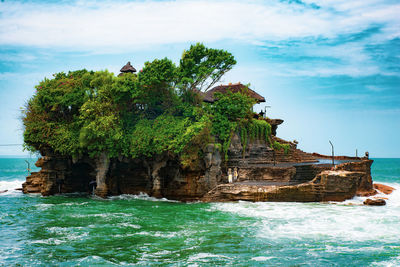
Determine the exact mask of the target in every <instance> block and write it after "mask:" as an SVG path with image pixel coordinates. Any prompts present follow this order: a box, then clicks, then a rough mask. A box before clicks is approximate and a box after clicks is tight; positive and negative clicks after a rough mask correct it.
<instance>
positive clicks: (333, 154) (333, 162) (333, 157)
mask: <svg viewBox="0 0 400 267" xmlns="http://www.w3.org/2000/svg"><path fill="white" fill-rule="evenodd" d="M329 143H330V144H331V146H332V165H333V166H335V151H334V149H333V144H332V142H331V140H329Z"/></svg>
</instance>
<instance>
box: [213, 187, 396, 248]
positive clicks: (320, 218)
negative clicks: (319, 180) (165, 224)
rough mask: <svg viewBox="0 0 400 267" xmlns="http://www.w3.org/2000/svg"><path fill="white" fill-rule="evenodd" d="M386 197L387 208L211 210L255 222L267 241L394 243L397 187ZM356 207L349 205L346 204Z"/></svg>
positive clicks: (245, 206) (268, 205) (225, 206)
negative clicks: (253, 219) (309, 240)
mask: <svg viewBox="0 0 400 267" xmlns="http://www.w3.org/2000/svg"><path fill="white" fill-rule="evenodd" d="M386 184H387V185H389V186H392V187H394V188H396V190H394V191H393V193H392V194H390V195H381V194H379V195H377V197H387V198H388V200H387V203H388V204H387V205H386V206H383V207H372V206H365V205H361V204H362V202H363V201H364V200H365V199H366V198H363V197H355V198H354V199H352V200H348V201H345V202H340V203H336V204H332V203H295V202H294V203H290V202H280V203H279V202H256V203H252V202H239V203H214V204H212V208H213V209H216V210H219V211H223V212H229V213H235V214H238V215H239V216H243V217H251V218H255V219H256V221H257V222H256V223H255V225H254V227H255V228H256V229H258V230H257V235H256V236H257V237H259V238H266V239H268V240H276V241H278V240H285V239H287V240H308V239H311V240H330V241H332V242H334V243H335V242H336V241H337V240H341V241H343V242H348V243H354V242H364V241H375V240H381V241H382V243H383V244H385V243H386V244H388V243H390V242H392V243H393V242H394V243H397V242H398V236H399V235H400V186H399V185H398V184H388V183H386ZM351 203H353V204H356V205H349V204H351Z"/></svg>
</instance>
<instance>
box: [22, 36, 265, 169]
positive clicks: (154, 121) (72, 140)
mask: <svg viewBox="0 0 400 267" xmlns="http://www.w3.org/2000/svg"><path fill="white" fill-rule="evenodd" d="M235 63H236V61H235V59H234V57H233V55H232V54H231V53H229V52H227V51H224V50H219V49H211V48H207V47H205V46H204V45H203V44H196V45H192V46H191V47H190V49H189V50H187V51H184V53H183V55H182V58H181V60H180V62H179V65H176V64H174V63H173V62H172V61H171V60H170V59H167V58H164V59H155V60H153V61H152V62H145V64H144V67H143V69H142V70H140V71H139V73H138V74H133V73H126V74H123V75H121V76H118V77H116V76H114V74H112V73H110V72H108V71H96V72H94V71H87V70H79V71H70V72H68V73H64V72H61V73H57V74H54V77H53V78H52V79H47V78H45V79H44V80H43V81H41V82H40V83H39V84H38V85H37V86H36V92H35V94H34V95H33V97H32V98H31V99H30V100H29V101H28V102H27V104H26V107H25V109H24V114H23V124H24V127H25V129H24V143H25V147H26V149H28V150H30V151H40V150H43V149H52V150H53V151H54V152H56V153H59V154H61V155H68V156H74V157H75V156H79V155H84V154H87V155H89V156H91V157H96V156H97V155H100V154H102V153H106V154H107V155H108V156H109V157H111V158H112V157H119V156H124V157H130V158H138V157H153V156H155V155H157V154H162V153H168V154H169V155H175V156H177V157H178V158H180V159H181V162H182V164H184V165H185V164H186V165H190V162H191V161H193V158H196V156H198V154H199V153H201V150H202V147H203V146H204V145H206V144H208V143H210V142H214V143H220V144H221V145H222V148H223V150H224V151H225V152H226V151H227V148H228V147H229V142H230V138H231V136H232V133H233V132H234V131H239V128H240V127H242V128H243V127H245V126H246V125H252V121H253V119H252V110H251V109H252V106H253V104H254V100H253V99H251V98H250V97H248V96H246V95H245V94H241V93H230V92H229V93H228V94H224V95H220V96H218V98H219V100H218V101H216V102H215V103H214V104H208V103H204V102H202V101H201V98H202V94H201V91H206V90H208V88H210V87H211V86H212V85H214V84H215V83H216V82H218V80H219V79H220V78H221V77H222V76H223V75H224V74H225V73H226V72H227V71H229V70H230V69H231V68H232V67H233V66H234V64H235ZM263 125H264V124H263ZM264 126H265V125H264ZM264 126H263V127H264ZM268 126H269V125H268ZM268 126H265V127H268Z"/></svg>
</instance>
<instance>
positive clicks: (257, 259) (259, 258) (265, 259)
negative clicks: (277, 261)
mask: <svg viewBox="0 0 400 267" xmlns="http://www.w3.org/2000/svg"><path fill="white" fill-rule="evenodd" d="M273 258H275V257H263V256H259V257H254V258H251V259H252V260H253V261H267V260H270V259H273Z"/></svg>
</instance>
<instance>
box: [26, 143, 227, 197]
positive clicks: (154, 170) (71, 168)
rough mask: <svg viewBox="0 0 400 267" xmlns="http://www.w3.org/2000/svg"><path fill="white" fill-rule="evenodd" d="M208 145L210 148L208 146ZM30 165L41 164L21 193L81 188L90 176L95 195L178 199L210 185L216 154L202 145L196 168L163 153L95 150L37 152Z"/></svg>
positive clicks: (201, 192)
mask: <svg viewBox="0 0 400 267" xmlns="http://www.w3.org/2000/svg"><path fill="white" fill-rule="evenodd" d="M211 147H212V149H211ZM43 154H44V156H43V157H42V158H40V159H39V160H38V161H37V162H36V166H38V167H41V168H42V169H41V170H40V171H39V172H34V173H32V174H31V175H30V176H28V177H27V178H26V182H25V183H24V184H23V192H24V193H41V194H42V195H44V196H47V195H54V194H58V193H72V192H87V193H91V191H90V183H91V182H93V181H96V183H97V188H96V190H95V193H96V195H98V196H101V197H105V196H108V195H119V194H139V193H147V194H148V195H151V196H155V197H167V198H169V199H177V200H183V201H190V200H197V199H199V198H201V197H202V196H203V195H204V194H205V193H207V192H208V191H209V190H211V189H212V188H214V187H215V186H216V185H217V182H218V181H219V180H220V176H221V168H220V164H221V155H220V152H219V151H218V150H216V149H215V146H214V145H210V146H207V148H206V151H204V155H205V157H204V161H201V162H200V164H198V166H196V169H190V168H183V167H182V166H181V165H180V163H179V161H178V160H177V159H175V158H172V157H168V156H166V155H159V156H156V157H154V158H148V159H126V158H122V157H121V158H113V159H109V158H108V156H107V155H106V154H101V155H99V156H98V157H96V158H94V159H92V158H89V157H88V156H81V157H80V158H79V159H72V158H71V157H61V156H57V155H55V154H53V153H51V151H49V150H46V151H42V155H43Z"/></svg>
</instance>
